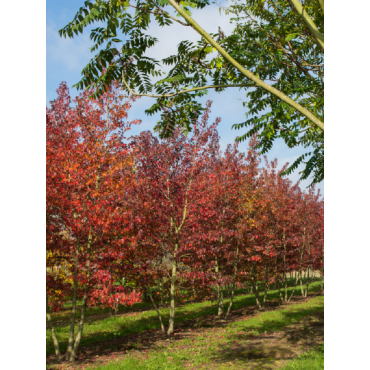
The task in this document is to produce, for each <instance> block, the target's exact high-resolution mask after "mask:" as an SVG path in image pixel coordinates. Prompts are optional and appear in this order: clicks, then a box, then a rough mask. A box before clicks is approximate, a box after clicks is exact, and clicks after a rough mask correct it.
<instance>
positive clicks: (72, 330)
mask: <svg viewBox="0 0 370 370" xmlns="http://www.w3.org/2000/svg"><path fill="white" fill-rule="evenodd" d="M79 250H80V239H79V237H77V246H76V254H75V258H74V266H73V288H72V292H73V294H72V316H71V324H70V327H69V339H68V346H67V353H66V360H67V361H69V360H70V358H71V354H72V349H73V343H74V338H75V321H76V301H77V266H78V253H79Z"/></svg>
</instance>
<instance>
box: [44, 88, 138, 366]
mask: <svg viewBox="0 0 370 370" xmlns="http://www.w3.org/2000/svg"><path fill="white" fill-rule="evenodd" d="M57 92H58V97H57V99H56V100H55V101H54V102H52V104H51V108H50V109H48V108H47V111H46V132H47V148H46V150H47V152H46V153H47V155H46V158H47V199H46V205H47V251H48V253H49V255H50V256H51V257H50V258H49V259H48V261H49V262H50V263H53V264H54V265H53V266H48V267H54V266H55V264H56V262H55V261H56V260H58V259H59V260H61V261H64V265H65V266H70V267H71V268H70V274H69V276H68V277H67V279H65V281H64V284H60V281H59V285H58V286H56V285H55V284H57V283H58V282H57V281H56V280H55V279H53V278H52V275H51V274H50V273H48V277H47V283H48V284H47V294H48V296H49V297H50V300H51V301H52V302H53V305H52V307H53V309H57V308H58V307H59V306H60V305H61V304H62V302H63V300H64V299H65V298H66V297H68V298H71V299H72V317H71V324H70V338H69V342H68V348H67V354H66V359H67V360H70V361H72V362H73V361H74V360H75V357H76V353H77V349H78V346H79V343H80V340H81V336H82V331H83V327H84V319H85V311H86V306H87V305H88V304H89V303H90V304H95V303H99V304H103V305H108V306H113V305H116V304H117V303H119V304H133V303H134V302H137V301H139V296H138V294H137V293H135V292H129V291H127V289H126V290H125V289H123V288H122V287H120V286H118V287H114V286H112V284H111V283H112V280H114V279H112V277H111V274H112V270H111V269H107V266H106V264H105V263H104V261H105V259H106V258H108V257H109V258H112V256H113V257H114V255H115V254H117V250H118V248H121V249H122V247H123V245H124V242H125V238H127V235H128V234H129V233H130V226H129V222H128V219H127V217H125V214H126V209H125V206H124V205H120V206H118V200H119V199H120V194H122V193H125V192H126V191H127V189H128V188H129V187H130V186H132V181H131V179H130V171H131V164H132V154H133V153H132V150H131V148H130V146H129V145H128V144H127V142H125V136H124V135H125V132H126V131H127V130H128V129H129V128H130V126H131V124H133V123H137V122H131V123H126V122H125V119H126V117H127V110H128V109H129V107H130V104H129V102H128V101H126V102H124V103H122V99H123V96H122V95H120V94H119V92H118V87H117V86H112V87H111V88H110V89H109V91H108V92H107V93H106V94H105V95H104V96H103V97H102V98H100V99H98V100H92V99H89V92H87V91H85V92H84V93H83V94H81V95H80V96H79V97H77V98H76V99H75V100H74V103H75V106H73V107H72V106H71V99H70V96H69V93H68V88H67V86H66V84H65V83H62V84H61V85H60V87H59V89H58V90H57ZM47 272H50V268H49V269H47ZM58 289H59V290H61V291H62V292H63V293H62V294H61V295H60V296H58V297H57V296H56V295H55V294H54V292H55V291H56V290H58ZM56 298H58V299H59V301H57V300H56ZM77 299H82V308H81V318H80V321H79V326H78V331H77V336H76V338H75V337H74V334H75V328H74V325H75V317H76V301H77ZM50 324H51V321H50ZM53 339H55V338H53ZM54 343H55V340H54ZM56 351H57V349H56ZM57 352H58V351H57ZM57 356H58V354H57ZM59 356H60V355H59Z"/></svg>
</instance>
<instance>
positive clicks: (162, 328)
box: [147, 288, 166, 335]
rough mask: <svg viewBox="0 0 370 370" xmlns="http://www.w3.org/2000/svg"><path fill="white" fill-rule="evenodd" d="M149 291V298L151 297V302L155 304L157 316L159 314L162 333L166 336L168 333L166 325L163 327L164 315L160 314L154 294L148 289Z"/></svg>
mask: <svg viewBox="0 0 370 370" xmlns="http://www.w3.org/2000/svg"><path fill="white" fill-rule="evenodd" d="M147 290H148V292H149V297H150V300H151V301H152V303H153V306H154V309H155V310H156V312H157V314H158V319H159V322H160V324H161V332H162V334H163V335H164V334H165V333H166V331H165V328H164V325H163V321H162V315H161V313H160V312H159V310H158V307H157V305H156V304H155V301H154V299H153V296H152V292H151V291H150V289H148V288H147Z"/></svg>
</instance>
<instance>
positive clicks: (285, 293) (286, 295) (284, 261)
mask: <svg viewBox="0 0 370 370" xmlns="http://www.w3.org/2000/svg"><path fill="white" fill-rule="evenodd" d="M283 240H284V256H283V268H284V303H287V302H288V282H287V266H286V242H285V231H284V232H283Z"/></svg>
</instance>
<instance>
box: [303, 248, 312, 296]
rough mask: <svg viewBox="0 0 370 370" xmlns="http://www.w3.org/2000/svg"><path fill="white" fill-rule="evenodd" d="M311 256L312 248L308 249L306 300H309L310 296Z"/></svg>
mask: <svg viewBox="0 0 370 370" xmlns="http://www.w3.org/2000/svg"><path fill="white" fill-rule="evenodd" d="M310 255H311V248H308V266H307V281H306V290H305V292H304V296H305V298H307V296H308V284H309V281H310Z"/></svg>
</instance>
